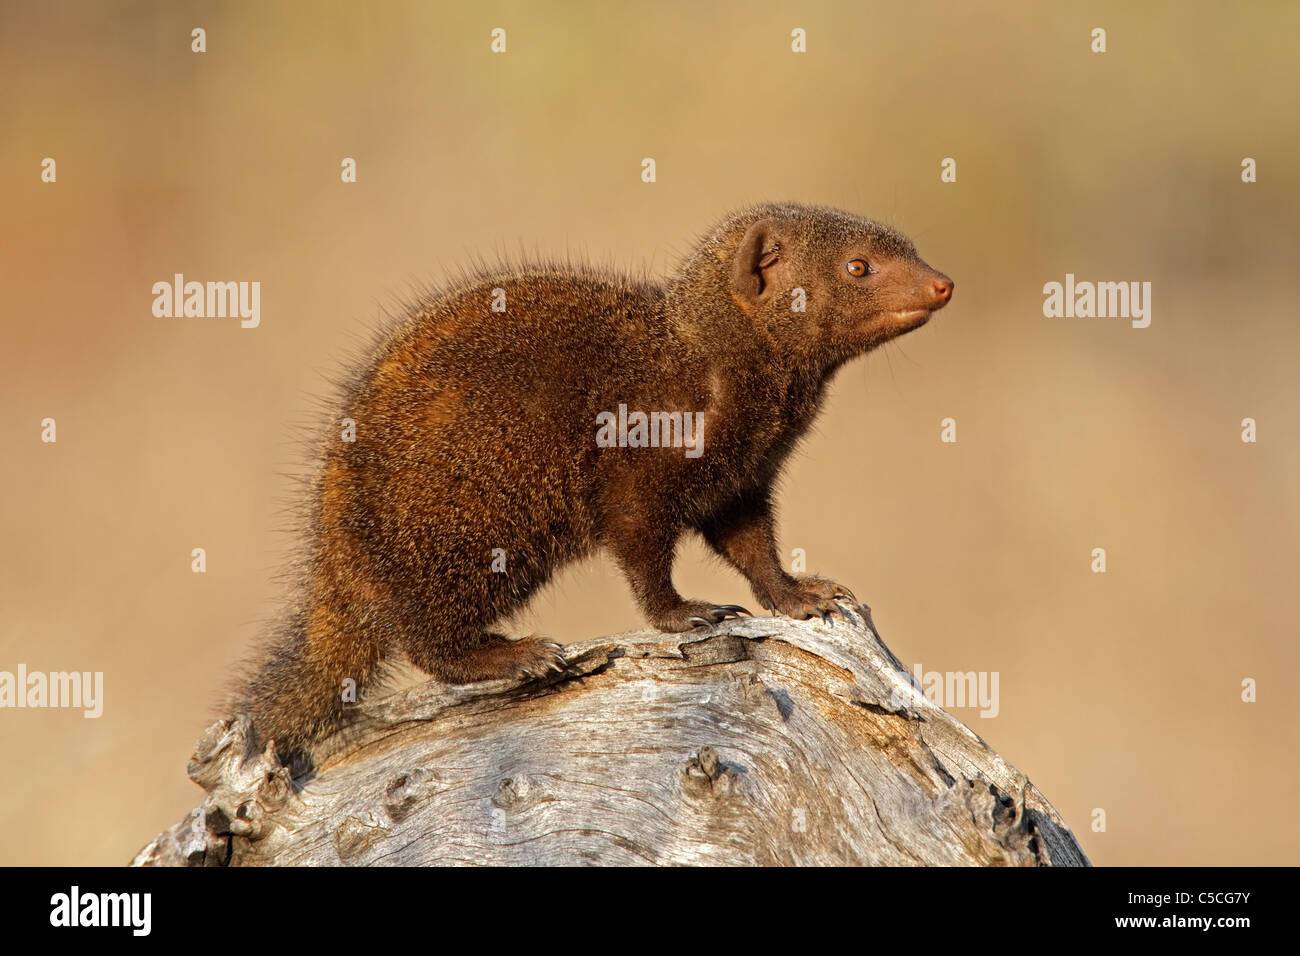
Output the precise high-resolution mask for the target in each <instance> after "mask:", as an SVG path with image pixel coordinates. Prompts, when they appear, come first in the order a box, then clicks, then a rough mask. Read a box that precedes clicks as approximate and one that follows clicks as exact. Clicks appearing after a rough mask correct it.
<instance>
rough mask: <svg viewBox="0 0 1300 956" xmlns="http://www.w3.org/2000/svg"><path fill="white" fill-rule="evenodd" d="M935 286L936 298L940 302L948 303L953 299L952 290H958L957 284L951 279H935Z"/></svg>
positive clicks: (933, 282)
mask: <svg viewBox="0 0 1300 956" xmlns="http://www.w3.org/2000/svg"><path fill="white" fill-rule="evenodd" d="M931 285H933V286H934V294H935V297H936V298H937V299H938V300H939V301H940V302H947V301H948V300H949V299H951V298H952V290H953V289H955V288H956V285H957V284H956V283H955V282H953V281H952V280H951V279H949V278H946V277H945V278H942V279H934V280H932V282H931Z"/></svg>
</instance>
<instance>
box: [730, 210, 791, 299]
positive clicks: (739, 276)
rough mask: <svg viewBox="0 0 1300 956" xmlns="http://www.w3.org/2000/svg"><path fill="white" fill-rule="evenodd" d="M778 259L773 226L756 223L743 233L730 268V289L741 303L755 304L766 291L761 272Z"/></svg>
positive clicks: (767, 220)
mask: <svg viewBox="0 0 1300 956" xmlns="http://www.w3.org/2000/svg"><path fill="white" fill-rule="evenodd" d="M780 258H781V243H780V242H779V241H778V240H777V237H776V224H775V223H774V222H772V220H770V219H760V220H759V221H758V222H756V223H754V224H753V225H752V226H750V227H749V229H748V230H747V231H746V232H745V238H744V239H742V240H740V248H739V249H737V250H736V259H735V261H734V262H733V263H732V265H731V288H732V290H733V291H734V292H735V293H736V295H738V296H739V297H740V298H741V299H742V300H743V301H745V302H749V303H757V302H758V301H759V300H760V299H762V298H763V293H765V292H766V291H767V288H768V281H767V276H766V275H765V274H764V273H765V271H766V270H767V269H769V268H771V267H772V266H773V265H775V264H776V263H777V261H778V260H779V259H780Z"/></svg>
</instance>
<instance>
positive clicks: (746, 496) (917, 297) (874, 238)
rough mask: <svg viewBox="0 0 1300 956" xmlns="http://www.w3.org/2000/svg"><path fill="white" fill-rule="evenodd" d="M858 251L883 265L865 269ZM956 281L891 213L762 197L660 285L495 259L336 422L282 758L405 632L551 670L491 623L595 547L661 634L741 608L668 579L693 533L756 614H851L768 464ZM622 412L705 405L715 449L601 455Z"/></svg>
mask: <svg viewBox="0 0 1300 956" xmlns="http://www.w3.org/2000/svg"><path fill="white" fill-rule="evenodd" d="M853 259H862V260H864V261H865V262H866V263H868V264H869V265H870V267H871V269H872V270H873V271H872V273H871V274H869V275H865V276H862V277H855V276H853V275H851V274H849V272H848V271H847V270H846V263H847V262H848V261H850V260H853ZM855 268H857V267H855ZM796 286H799V287H802V288H803V289H804V290H805V291H806V293H807V310H806V311H805V312H795V311H792V310H791V307H790V306H791V301H792V299H791V290H792V289H793V288H794V287H796ZM496 287H500V288H503V289H505V291H506V303H507V311H506V312H505V313H504V314H502V313H494V312H492V311H491V310H490V303H491V301H492V290H493V288H496ZM951 291H952V284H951V282H950V281H949V280H948V279H946V278H945V277H944V276H942V275H941V274H939V273H937V272H936V271H935V270H933V269H931V268H930V267H929V266H928V265H926V264H925V263H924V262H922V261H921V260H920V259H919V258H918V257H917V255H916V251H915V249H914V248H913V247H912V244H911V243H910V242H909V241H908V240H907V239H906V238H904V237H903V236H901V235H900V234H898V233H897V232H895V231H893V230H891V229H889V228H888V227H885V226H882V225H880V224H878V223H874V222H871V221H869V220H866V219H861V218H858V217H855V216H851V215H848V214H846V213H842V212H838V211H836V210H833V209H826V208H819V207H808V206H800V205H794V204H768V205H762V206H756V207H752V208H750V209H746V210H744V211H742V212H739V213H736V214H734V215H732V216H730V217H728V218H727V219H725V220H724V221H722V222H721V223H719V224H718V225H717V227H716V228H715V229H713V230H712V231H711V232H710V233H709V234H708V235H706V236H705V237H704V238H703V239H702V240H701V241H700V242H699V244H698V245H697V246H696V248H695V249H694V251H693V252H692V253H691V254H690V255H689V256H688V257H687V259H686V261H685V262H684V263H683V264H682V266H681V268H680V269H679V270H678V271H677V273H676V274H675V275H673V276H672V277H671V278H670V279H669V280H668V281H667V282H665V283H656V282H652V281H642V280H635V279H632V278H630V277H627V276H623V275H618V274H615V273H613V272H608V271H603V270H596V269H592V268H585V267H579V268H573V267H566V268H561V267H555V266H550V267H535V268H526V269H515V270H505V271H499V272H492V271H488V270H483V271H482V272H481V273H480V274H478V275H476V276H472V277H469V278H467V279H466V280H465V281H462V282H461V283H459V284H457V285H456V286H455V287H453V288H450V289H447V290H445V291H443V292H441V293H440V294H437V295H435V296H432V297H430V298H429V299H428V300H427V301H426V302H425V303H424V304H423V305H422V306H420V307H419V308H418V309H416V310H415V314H414V315H413V316H411V318H410V319H409V321H407V322H406V323H405V324H404V325H403V326H402V327H401V328H400V329H398V330H397V331H395V332H394V333H393V334H391V335H390V336H389V337H388V339H387V340H386V342H385V343H384V344H383V345H382V346H381V347H380V348H379V349H378V350H377V351H376V353H375V355H374V356H373V358H372V360H371V361H370V363H369V364H368V365H367V366H366V368H364V369H363V370H362V371H361V372H360V373H359V374H357V375H356V376H355V378H354V380H353V382H352V384H351V385H350V386H349V387H348V389H347V390H346V395H345V400H344V407H343V409H342V414H341V415H340V416H339V417H340V418H342V417H348V418H352V419H354V420H355V421H356V423H357V426H356V427H357V433H356V441H355V442H354V443H346V442H342V441H339V440H337V434H338V433H337V431H336V432H335V436H336V438H335V440H333V441H332V442H331V443H330V445H329V446H328V450H327V452H326V455H325V461H324V463H323V469H322V472H321V477H320V479H319V480H318V482H317V485H316V488H315V491H314V494H313V496H312V499H311V500H312V502H313V504H312V507H313V513H312V515H311V517H310V528H311V535H310V540H309V542H308V544H309V552H308V554H307V560H306V564H305V576H304V580H303V581H302V584H301V600H300V606H299V607H298V609H297V610H296V612H295V613H294V614H292V615H291V616H290V618H289V619H288V620H287V622H286V623H285V626H284V628H283V630H282V633H281V635H280V637H279V639H278V640H277V642H276V643H275V646H273V647H272V648H271V652H270V654H269V657H268V659H267V660H266V662H265V663H264V664H263V665H262V667H261V669H260V670H259V671H258V672H257V673H256V675H255V676H254V677H253V678H252V679H251V680H250V682H249V685H248V687H247V688H246V690H245V692H244V694H243V700H242V702H241V709H243V710H245V711H246V712H248V713H250V714H251V716H252V718H253V722H254V726H255V728H256V729H257V731H258V733H259V735H260V736H261V737H262V739H273V740H275V741H276V742H277V746H278V747H279V749H280V751H281V754H282V755H287V754H290V753H298V752H301V751H302V750H303V749H304V748H306V747H307V745H309V744H310V742H311V740H312V739H313V738H314V737H316V736H318V735H319V734H320V733H322V732H324V731H325V730H327V729H328V728H330V727H331V726H332V725H334V724H335V723H336V722H337V720H338V718H339V716H340V714H341V711H342V706H343V705H342V704H341V702H340V693H341V682H342V681H343V680H344V679H345V678H349V677H350V678H353V679H354V680H356V682H357V684H358V685H363V684H364V683H365V682H366V681H367V679H369V678H370V677H371V675H372V673H373V672H374V670H375V668H376V666H377V665H378V664H379V662H380V661H382V660H383V659H385V658H386V657H388V656H389V655H390V654H391V653H392V652H393V651H394V650H397V649H400V650H402V651H404V652H405V653H406V655H407V656H408V657H409V658H410V660H411V661H413V662H414V663H415V664H416V665H418V666H419V667H421V668H423V669H424V670H426V671H428V672H429V673H430V674H432V675H434V676H436V677H439V678H441V679H443V680H446V681H451V682H468V681H475V680H482V679H487V678H495V677H506V676H513V675H517V674H519V673H531V674H534V675H540V674H542V673H544V672H546V671H547V670H548V669H550V668H552V667H555V668H558V667H559V666H560V659H559V657H558V654H557V648H556V647H555V645H550V644H547V643H546V642H543V641H540V640H538V639H536V638H528V639H525V640H520V641H509V640H507V639H506V638H504V637H503V636H500V635H497V634H494V633H492V631H491V630H490V629H491V628H492V626H493V625H494V623H496V622H497V621H499V620H500V619H502V618H504V617H507V616H509V615H510V614H512V613H513V612H516V611H518V610H520V609H521V608H522V607H523V606H524V604H525V603H526V602H527V601H528V600H529V598H530V597H531V596H532V595H533V594H534V593H535V592H536V591H537V590H538V589H539V588H540V587H542V586H543V585H544V584H546V582H547V580H548V579H549V578H550V577H551V575H552V574H553V573H554V572H555V571H556V570H557V569H559V568H560V567H561V566H563V565H565V564H567V563H568V562H571V561H574V560H575V559H578V558H581V557H583V556H585V555H588V554H590V553H592V552H593V551H594V550H596V549H597V548H604V549H605V550H606V551H608V552H609V553H610V554H612V556H613V557H614V559H615V560H616V561H617V562H618V564H619V566H620V567H621V568H622V570H623V572H624V574H625V575H626V577H627V579H628V581H629V583H630V584H631V587H632V589H633V591H634V593H635V595H636V599H637V601H638V603H639V604H640V606H641V608H642V609H643V611H644V613H645V615H646V617H647V618H648V619H649V621H650V622H651V623H652V624H654V625H655V626H656V627H658V628H660V629H662V630H666V631H683V630H687V629H690V628H691V627H694V626H698V622H699V621H700V620H704V621H709V622H713V621H717V620H721V619H722V618H723V617H726V616H729V615H730V614H733V613H736V609H735V607H734V606H728V605H723V606H718V605H714V604H712V603H711V602H707V601H690V600H683V599H682V598H681V597H680V596H679V595H678V593H677V591H676V590H675V589H674V587H673V584H672V563H673V554H674V550H675V546H676V543H677V540H678V538H679V537H680V536H681V534H682V533H683V532H687V531H695V532H698V533H700V534H702V535H703V536H704V538H705V539H706V540H707V541H708V543H709V544H710V545H711V546H712V547H713V548H714V549H715V550H716V551H717V552H718V553H719V554H720V555H722V556H723V557H724V558H725V559H727V560H728V561H729V562H730V563H731V564H732V565H734V566H735V567H736V568H737V569H738V570H739V571H740V572H741V573H742V574H744V575H745V576H746V578H748V580H749V581H750V583H751V585H752V587H753V589H754V592H755V595H756V596H757V598H758V600H759V603H760V604H762V605H763V606H764V607H766V608H770V609H774V610H776V611H780V612H781V613H783V614H787V615H791V616H794V617H798V618H806V617H808V616H810V615H813V614H823V615H824V614H827V613H829V612H832V611H834V610H836V607H837V606H836V603H835V602H836V598H837V596H840V595H844V594H847V593H848V592H847V591H846V589H844V588H842V587H840V586H839V585H836V584H834V583H833V582H829V581H826V580H823V579H820V578H795V577H792V576H791V575H789V574H787V573H786V572H785V571H784V570H783V569H782V567H781V564H780V560H779V558H778V554H777V547H776V542H775V537H774V528H773V517H772V503H771V500H770V495H771V488H772V484H773V481H774V479H775V478H776V476H777V473H778V471H779V469H780V468H781V466H782V463H783V462H784V461H785V459H786V458H787V456H788V455H789V453H790V451H791V450H792V449H793V447H794V446H795V444H796V443H797V442H798V441H799V439H800V438H801V436H802V435H803V434H804V433H805V431H806V429H807V428H808V427H809V425H810V424H811V422H812V420H813V418H814V416H815V415H816V413H817V411H818V408H819V406H820V404H821V401H822V396H823V391H824V388H825V385H826V383H827V381H828V380H829V379H830V377H831V376H832V375H833V374H834V372H835V371H836V370H837V369H838V368H839V367H840V366H841V365H843V364H844V363H845V362H846V361H848V360H849V359H851V358H853V357H854V356H857V355H861V354H863V353H864V352H867V351H869V350H870V349H872V348H875V347H876V346H878V345H880V344H881V343H883V342H885V341H888V340H889V339H891V338H894V337H895V336H898V335H901V334H903V333H904V332H907V331H909V330H910V329H912V328H916V327H917V326H919V325H921V324H923V323H924V322H925V320H926V319H928V318H929V314H930V312H931V311H932V310H933V309H936V308H939V307H942V306H943V305H944V304H945V303H946V302H947V300H948V298H949V296H950V295H951ZM904 313H910V314H904ZM620 403H623V404H626V405H627V406H628V408H629V409H631V410H642V411H647V412H649V411H668V412H673V411H679V412H687V411H690V412H703V413H704V432H703V435H704V444H703V449H704V450H703V454H702V455H701V456H700V457H698V458H690V457H687V456H686V455H685V454H684V451H683V449H682V448H680V447H675V448H619V447H605V448H601V447H598V446H597V442H596V430H597V414H598V413H600V412H603V411H611V412H613V411H616V410H617V408H618V406H619V404H620ZM497 548H500V549H504V551H505V554H506V559H507V565H506V571H505V572H504V573H494V572H493V571H492V569H491V561H492V554H493V550H494V549H497Z"/></svg>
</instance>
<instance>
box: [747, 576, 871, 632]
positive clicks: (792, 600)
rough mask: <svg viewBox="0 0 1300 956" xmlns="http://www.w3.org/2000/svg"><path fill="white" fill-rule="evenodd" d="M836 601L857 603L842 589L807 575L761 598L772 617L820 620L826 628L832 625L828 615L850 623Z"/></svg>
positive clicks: (848, 612)
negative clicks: (776, 614)
mask: <svg viewBox="0 0 1300 956" xmlns="http://www.w3.org/2000/svg"><path fill="white" fill-rule="evenodd" d="M840 601H845V602H847V603H849V604H850V605H852V604H856V603H857V598H856V597H854V595H853V592H852V591H851V590H849V589H848V588H846V587H845V586H844V585H842V584H837V583H836V582H834V581H831V580H829V579H827V578H819V577H814V576H811V575H810V576H808V577H801V578H792V579H791V581H790V584H789V585H788V586H787V587H785V588H782V589H780V590H779V591H778V592H777V593H776V594H768V595H765V596H763V597H762V598H761V603H762V605H763V607H765V608H767V609H768V610H769V611H771V612H773V613H774V614H775V613H778V612H779V613H781V614H784V615H785V616H786V617H791V618H794V619H795V620H796V621H806V620H807V619H808V618H810V617H820V618H821V619H822V620H823V621H825V622H826V623H827V624H834V623H835V621H834V619H833V618H832V617H831V615H832V614H838V615H840V617H842V618H844V619H845V620H848V621H851V620H853V614H852V612H850V611H849V610H848V609H847V608H845V607H844V606H843V605H842V604H840V603H839V602H840Z"/></svg>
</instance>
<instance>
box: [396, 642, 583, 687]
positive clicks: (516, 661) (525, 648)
mask: <svg viewBox="0 0 1300 956" xmlns="http://www.w3.org/2000/svg"><path fill="white" fill-rule="evenodd" d="M405 650H406V653H407V656H408V657H410V659H411V663H413V664H415V666H416V667H419V668H420V669H421V670H424V671H427V672H428V673H430V674H432V675H433V676H434V677H436V678H438V679H439V680H443V681H446V682H447V683H449V684H472V683H474V682H475V681H481V680H495V679H497V678H503V677H524V678H534V677H544V676H546V675H547V674H551V673H556V672H559V673H563V671H564V669H565V664H564V653H563V651H564V649H563V648H562V647H561V646H560V645H559V644H556V643H555V642H554V641H547V640H543V639H542V638H540V637H537V636H535V635H534V636H532V637H524V638H520V639H518V640H512V639H510V638H508V637H506V636H505V635H504V634H464V635H463V636H462V637H461V638H460V639H458V640H454V641H448V642H445V643H444V642H439V643H437V644H433V645H430V644H428V643H425V642H419V641H410V642H408V643H407V646H406V648H405Z"/></svg>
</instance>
